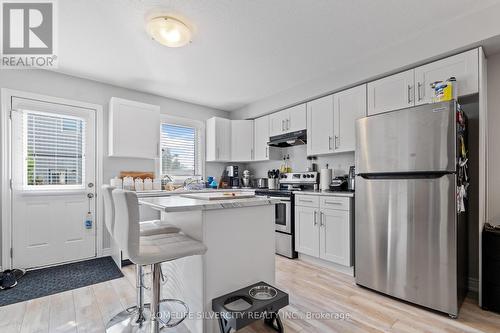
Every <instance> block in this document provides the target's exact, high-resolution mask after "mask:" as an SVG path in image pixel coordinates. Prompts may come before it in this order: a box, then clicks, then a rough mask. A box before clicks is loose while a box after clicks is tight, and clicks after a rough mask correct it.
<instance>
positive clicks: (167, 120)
mask: <svg viewBox="0 0 500 333" xmlns="http://www.w3.org/2000/svg"><path fill="white" fill-rule="evenodd" d="M163 124H171V125H178V126H186V127H192V128H195V129H196V131H195V161H194V168H195V176H191V175H190V176H178V175H177V176H176V175H169V176H171V177H172V179H173V180H174V182H175V183H182V182H183V181H184V180H186V179H188V178H193V177H202V178H203V179H204V178H205V122H203V121H200V120H195V119H190V118H183V117H177V116H171V115H167V114H160V124H159V126H158V130H159V131H160V142H159V144H158V149H159V151H158V156H159V158H158V159H157V161H156V171H157V175H158V177H159V178H161V177H162V176H163V174H162V169H161V168H162V163H161V156H162V155H161V130H162V128H161V126H162V125H163Z"/></svg>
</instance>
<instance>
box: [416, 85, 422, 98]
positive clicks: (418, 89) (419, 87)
mask: <svg viewBox="0 0 500 333" xmlns="http://www.w3.org/2000/svg"><path fill="white" fill-rule="evenodd" d="M421 88H422V83H420V82H419V83H417V95H418V97H417V98H418V101H419V102H420V100H421V99H422V97H421V96H420V89H421Z"/></svg>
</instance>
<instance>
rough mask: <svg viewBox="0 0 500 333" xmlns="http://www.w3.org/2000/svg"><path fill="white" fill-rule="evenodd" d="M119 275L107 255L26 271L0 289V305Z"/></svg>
mask: <svg viewBox="0 0 500 333" xmlns="http://www.w3.org/2000/svg"><path fill="white" fill-rule="evenodd" d="M121 277H123V274H122V272H121V271H120V269H119V268H118V267H117V266H116V264H115V262H114V261H113V259H111V257H103V258H97V259H90V260H85V261H80V262H75V263H71V264H64V265H60V266H55V267H48V268H42V269H37V270H33V271H28V272H27V273H26V275H24V276H23V277H22V278H21V279H20V280H19V281H18V283H17V286H15V287H14V288H11V289H6V290H0V306H4V305H8V304H12V303H17V302H23V301H27V300H30V299H34V298H38V297H43V296H48V295H52V294H56V293H60V292H63V291H67V290H72V289H77V288H81V287H85V286H89V285H91V284H96V283H99V282H104V281H108V280H113V279H118V278H121Z"/></svg>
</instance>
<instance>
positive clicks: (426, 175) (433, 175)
mask: <svg viewBox="0 0 500 333" xmlns="http://www.w3.org/2000/svg"><path fill="white" fill-rule="evenodd" d="M450 174H455V173H454V172H447V171H443V172H420V173H378V174H377V173H372V174H369V173H359V174H358V175H357V176H358V177H361V178H364V179H380V180H394V179H438V178H441V177H444V176H446V175H450Z"/></svg>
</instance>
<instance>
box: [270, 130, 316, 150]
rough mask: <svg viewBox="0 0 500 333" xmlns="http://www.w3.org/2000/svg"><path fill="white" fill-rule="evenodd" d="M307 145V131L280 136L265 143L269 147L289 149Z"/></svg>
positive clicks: (273, 137)
mask: <svg viewBox="0 0 500 333" xmlns="http://www.w3.org/2000/svg"><path fill="white" fill-rule="evenodd" d="M305 143H307V130H300V131H296V132H291V133H286V134H280V135H276V136H272V137H270V138H269V142H268V143H267V145H268V146H270V147H280V148H284V147H290V146H298V145H303V144H305Z"/></svg>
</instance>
